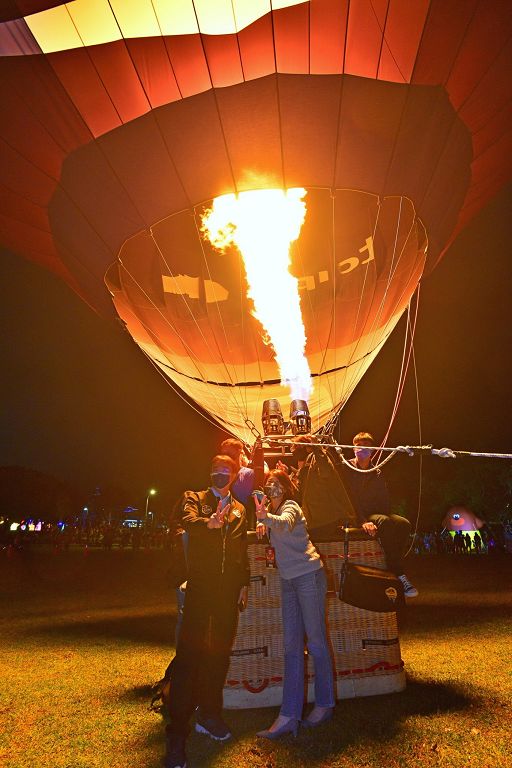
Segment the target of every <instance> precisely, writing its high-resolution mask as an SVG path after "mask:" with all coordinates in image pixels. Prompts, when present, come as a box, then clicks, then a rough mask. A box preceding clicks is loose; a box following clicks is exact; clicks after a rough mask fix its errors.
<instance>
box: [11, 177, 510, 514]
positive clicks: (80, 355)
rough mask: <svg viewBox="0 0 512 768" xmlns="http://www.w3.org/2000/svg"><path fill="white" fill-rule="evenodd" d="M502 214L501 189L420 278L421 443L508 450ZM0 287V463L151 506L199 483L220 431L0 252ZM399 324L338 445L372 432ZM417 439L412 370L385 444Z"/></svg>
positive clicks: (382, 423)
mask: <svg viewBox="0 0 512 768" xmlns="http://www.w3.org/2000/svg"><path fill="white" fill-rule="evenodd" d="M511 215H512V186H509V187H507V188H506V189H505V190H504V191H503V192H502V193H501V194H500V195H499V196H498V197H497V198H496V199H495V200H494V201H493V202H492V203H491V204H490V205H489V206H488V207H487V208H486V209H485V210H484V211H483V212H481V213H480V214H479V215H478V216H477V217H476V218H475V219H474V220H473V222H472V223H471V224H470V225H469V226H468V227H467V228H466V229H465V231H464V232H463V233H462V234H461V235H460V236H459V237H458V239H457V240H456V242H455V243H454V244H453V246H452V247H451V248H450V250H449V251H448V252H447V253H446V255H445V257H444V259H443V261H442V262H441V264H440V265H439V266H438V267H437V268H436V269H435V270H434V272H433V273H432V274H431V275H429V276H428V277H426V278H424V280H423V282H422V289H421V301H420V310H419V321H418V328H417V333H416V340H415V352H416V365H417V372H418V387H419V406H420V414H421V427H422V433H421V441H422V442H423V443H433V444H434V445H435V446H437V447H443V446H445V445H446V446H449V447H451V448H453V449H456V450H474V451H499V452H512V429H511V426H512V418H511V413H512V398H511V397H510V379H511V374H512V364H511V359H510V356H511V349H512V344H511V342H512V330H511V314H510V306H511V305H510V289H511V286H512V279H511V278H512V258H511V245H510V235H509V229H510V219H511ZM0 291H1V294H2V296H1V305H0V318H1V328H2V334H1V342H0V343H1V356H2V363H3V364H2V383H1V390H2V391H1V402H2V406H1V416H0V441H1V443H0V466H5V465H19V466H26V467H30V468H33V469H36V470H40V471H42V472H45V473H50V474H52V475H54V476H55V477H57V478H58V479H59V480H62V481H64V482H65V483H67V484H69V485H70V486H71V487H73V488H75V489H77V490H78V491H79V492H80V493H81V494H83V497H84V498H87V495H88V494H90V492H91V490H92V489H93V488H94V487H95V486H100V487H101V486H104V485H113V486H118V487H121V488H125V489H126V490H127V491H128V492H129V493H130V494H132V495H133V501H134V503H135V504H140V503H141V499H142V498H144V497H145V494H146V489H147V488H149V487H150V486H153V485H154V486H155V487H156V488H158V489H159V503H160V505H167V504H170V503H171V500H172V499H173V498H174V497H175V496H176V495H177V494H178V493H179V492H180V491H181V490H183V488H184V487H186V486H191V487H194V486H195V487H201V486H203V484H204V482H205V479H206V478H205V475H206V473H207V471H208V463H209V459H210V457H211V455H212V454H213V453H214V452H215V451H216V448H217V446H218V443H219V442H220V441H221V440H222V439H223V434H222V433H221V432H220V431H218V430H216V429H215V428H213V427H212V426H211V425H209V424H208V423H207V422H206V421H205V420H204V419H202V418H201V417H200V416H199V415H198V414H197V413H195V412H194V411H193V410H192V408H191V407H189V406H188V405H186V404H185V403H184V402H183V401H182V400H181V399H180V398H179V397H178V396H177V395H176V394H175V393H174V392H173V391H172V389H171V388H170V387H169V385H168V384H166V383H165V381H164V380H163V379H162V378H161V377H160V375H159V374H158V373H157V372H156V371H155V370H154V369H153V368H152V366H151V365H150V363H149V362H148V360H147V359H146V358H145V357H144V355H143V354H142V353H141V352H140V351H139V350H138V348H137V346H136V345H135V343H134V342H133V341H132V340H131V338H130V337H129V335H128V334H127V333H126V332H124V331H123V330H122V328H121V325H118V324H116V323H115V322H112V321H111V320H106V319H103V318H101V317H99V316H97V315H96V314H94V312H93V311H92V310H91V309H90V308H89V307H88V306H86V305H85V304H84V303H83V302H82V301H81V300H80V299H79V298H78V297H77V296H75V295H74V294H73V293H72V292H71V290H70V289H68V288H67V286H66V285H64V284H63V283H61V282H59V281H58V280H57V279H56V278H54V277H53V276H52V275H51V274H49V273H47V272H45V271H43V270H42V269H40V268H38V267H36V266H34V265H32V264H30V263H28V262H26V261H24V260H23V259H21V258H20V257H17V256H15V255H12V254H10V253H7V252H5V251H4V252H2V255H1V260H0ZM403 333H404V324H403V322H401V323H400V325H399V327H398V328H397V329H396V331H395V333H394V334H393V336H392V338H391V339H390V340H389V341H388V343H387V345H386V347H385V348H384V350H383V351H382V352H381V355H380V356H379V358H378V360H377V361H376V362H375V363H374V364H373V366H372V368H371V369H370V371H369V372H368V373H367V374H366V377H365V378H364V379H363V381H362V382H361V384H360V385H359V387H358V388H357V390H356V392H355V393H354V395H353V397H352V398H351V400H350V402H349V404H348V405H347V407H346V408H345V410H344V412H343V414H342V417H341V428H340V438H341V441H342V442H350V440H351V438H352V436H353V434H354V433H355V432H357V431H359V430H360V429H364V430H368V431H370V432H373V433H374V434H375V437H376V438H377V439H379V438H380V437H382V435H383V434H384V432H385V430H386V427H387V425H388V423H389V419H390V416H391V411H392V407H393V401H394V397H395V392H396V387H397V383H398V377H399V373H400V361H401V355H402V348H403ZM419 441H420V434H419V427H418V415H417V405H416V388H415V383H414V376H413V371H412V367H411V370H410V373H409V378H408V383H407V386H406V389H405V392H404V395H403V398H402V402H401V405H400V409H399V413H398V416H397V418H396V420H395V423H394V427H393V429H392V432H391V435H390V440H389V444H404V443H408V444H418V443H419ZM397 461H400V462H407V461H409V460H408V459H407V458H400V459H398V460H397ZM412 461H414V460H412ZM430 461H432V459H431V460H430ZM436 461H440V459H439V460H437V459H436ZM474 461H478V460H477V459H474ZM411 466H412V464H411V465H409V466H408V467H406V468H405V469H404V477H405V476H408V475H410V474H411V472H410V467H411Z"/></svg>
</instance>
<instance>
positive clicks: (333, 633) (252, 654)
mask: <svg viewBox="0 0 512 768" xmlns="http://www.w3.org/2000/svg"><path fill="white" fill-rule="evenodd" d="M316 547H317V549H318V551H319V552H320V553H321V555H322V559H323V562H324V566H325V568H326V573H327V580H328V594H327V622H328V629H329V636H330V642H331V647H332V652H333V660H334V668H335V675H336V689H337V697H338V698H340V699H343V698H355V697H358V696H372V695H378V694H383V693H392V692H396V691H401V690H403V689H404V688H405V674H404V671H403V664H402V660H401V656H400V642H399V637H398V627H397V620H396V614H395V613H374V612H372V611H365V610H361V609H359V608H354V607H352V606H350V605H346V604H345V603H342V602H341V601H340V600H339V599H338V597H337V593H338V588H339V581H340V572H341V565H342V553H343V543H342V542H340V541H333V542H323V543H322V542H319V543H317V544H316ZM350 560H351V562H354V563H361V564H364V565H372V566H374V567H377V568H385V560H384V555H383V552H382V549H381V547H380V545H379V543H378V542H377V541H374V540H369V539H367V538H366V539H365V540H356V541H351V543H350ZM249 563H250V568H251V586H250V590H249V605H248V607H247V609H246V610H245V611H244V612H243V613H241V614H240V620H239V624H238V632H237V636H236V639H235V643H234V645H233V650H232V654H231V660H230V666H229V670H228V674H227V678H226V684H225V687H224V706H225V707H226V708H228V709H245V708H252V707H267V706H268V707H273V706H278V705H279V704H280V703H281V699H282V695H283V673H284V647H283V630H282V622H281V588H280V579H279V571H278V570H277V569H275V568H268V567H267V563H266V557H265V546H264V545H263V544H251V545H249ZM306 678H307V696H308V701H313V700H314V665H313V660H312V659H309V658H308V657H307V656H306Z"/></svg>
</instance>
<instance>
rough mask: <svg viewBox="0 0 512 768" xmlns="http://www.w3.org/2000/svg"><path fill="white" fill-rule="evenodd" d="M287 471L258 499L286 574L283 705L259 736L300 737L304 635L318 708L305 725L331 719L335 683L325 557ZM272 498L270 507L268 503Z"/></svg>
mask: <svg viewBox="0 0 512 768" xmlns="http://www.w3.org/2000/svg"><path fill="white" fill-rule="evenodd" d="M294 491H295V488H294V486H293V484H292V482H291V480H290V478H289V477H288V475H287V474H286V472H284V471H282V470H279V469H275V470H273V471H272V472H270V474H269V475H268V478H267V482H266V485H265V494H266V495H265V496H264V497H263V499H262V500H261V501H258V499H255V505H256V517H257V519H258V527H259V531H260V532H261V531H262V530H263V526H264V527H265V528H266V530H267V533H268V536H269V539H270V544H271V546H272V547H273V548H274V550H275V557H276V561H277V565H278V567H279V573H280V576H281V595H282V597H281V600H282V616H283V634H284V685H283V703H282V705H281V711H280V713H279V716H278V717H277V719H276V720H275V721H274V722H273V723H272V725H271V726H270V728H268V729H267V730H265V731H260V732H259V733H258V734H257V735H258V736H262V737H263V738H266V739H277V738H279V737H280V736H282V735H283V734H285V733H293V734H294V736H295V735H296V734H297V729H298V725H299V721H300V719H301V716H302V707H303V704H304V634H306V636H307V646H308V651H309V653H310V655H311V656H313V659H314V662H315V706H314V708H313V710H312V711H311V712H310V714H309V715H308V717H307V718H306V719H305V720H303V721H302V725H304V726H306V727H308V728H314V727H315V726H317V725H320V724H321V723H324V722H325V721H326V720H329V719H330V718H331V717H332V713H333V707H334V681H333V671H332V661H331V655H330V652H329V646H328V642H327V631H326V626H325V594H326V591H327V582H326V578H325V571H324V568H323V565H322V561H321V560H320V555H319V554H318V552H317V551H316V549H315V547H314V546H313V544H312V543H311V541H310V540H309V536H308V531H307V528H306V519H305V517H304V514H303V512H302V510H301V508H300V507H299V505H298V504H297V502H296V501H294V498H293V497H294V495H295V494H294ZM267 498H268V500H269V504H267Z"/></svg>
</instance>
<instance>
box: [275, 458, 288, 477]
mask: <svg viewBox="0 0 512 768" xmlns="http://www.w3.org/2000/svg"><path fill="white" fill-rule="evenodd" d="M276 469H280V470H281V472H286V474H288V465H287V464H284V462H282V461H281V459H278V460H277V461H276Z"/></svg>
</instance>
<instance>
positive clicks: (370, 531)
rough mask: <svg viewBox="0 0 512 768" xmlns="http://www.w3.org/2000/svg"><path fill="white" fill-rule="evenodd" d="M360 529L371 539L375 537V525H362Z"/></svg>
mask: <svg viewBox="0 0 512 768" xmlns="http://www.w3.org/2000/svg"><path fill="white" fill-rule="evenodd" d="M361 528H362V529H363V531H365V533H367V534H368V536H371V537H372V538H374V537H375V536H376V535H377V526H376V525H375V523H363V524H362V526H361Z"/></svg>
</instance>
